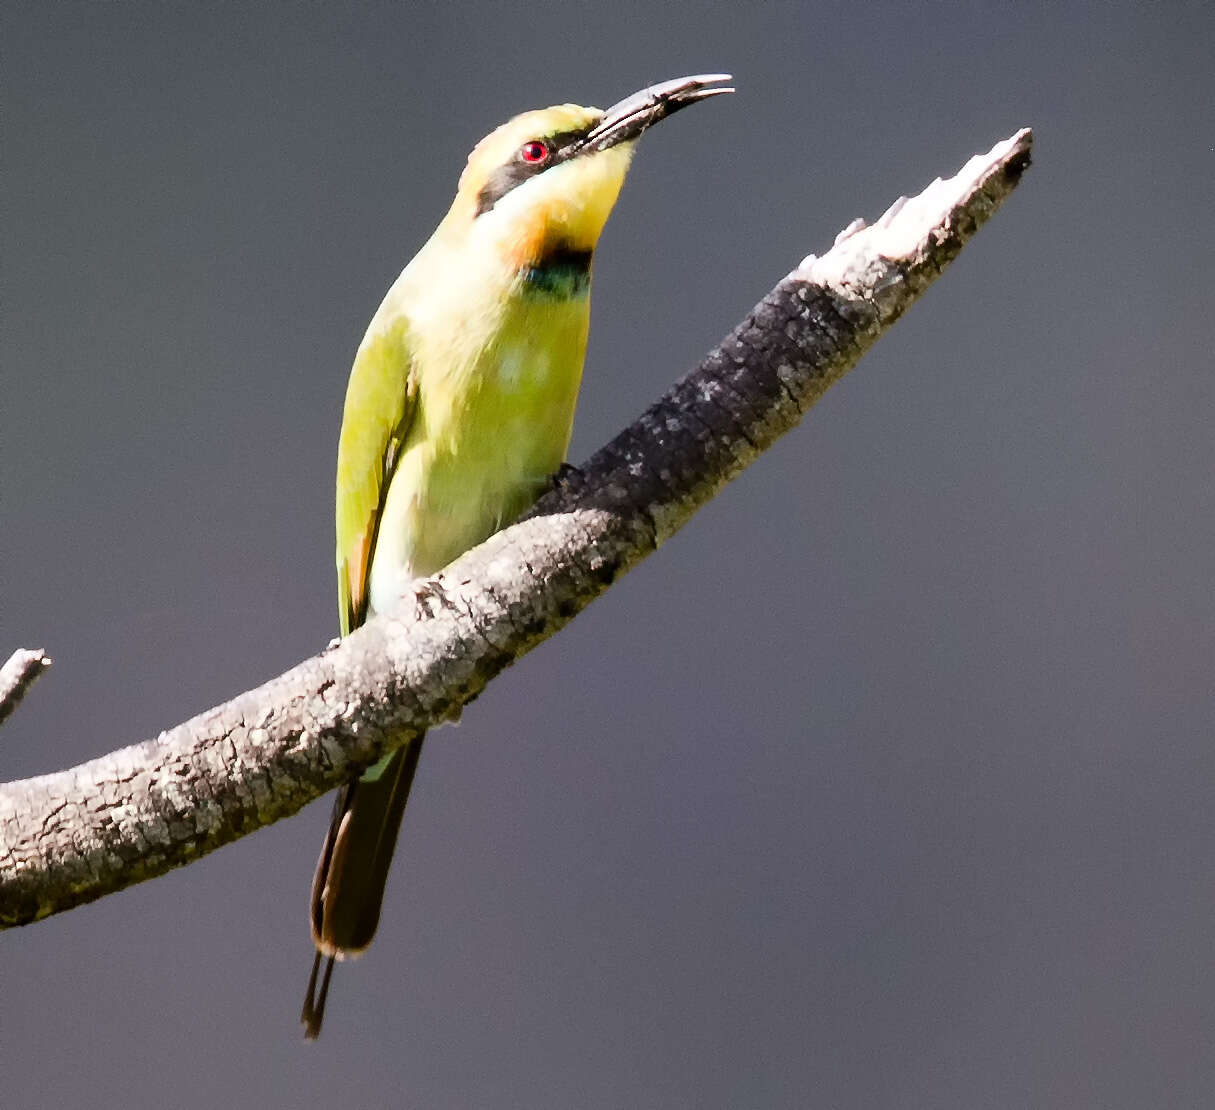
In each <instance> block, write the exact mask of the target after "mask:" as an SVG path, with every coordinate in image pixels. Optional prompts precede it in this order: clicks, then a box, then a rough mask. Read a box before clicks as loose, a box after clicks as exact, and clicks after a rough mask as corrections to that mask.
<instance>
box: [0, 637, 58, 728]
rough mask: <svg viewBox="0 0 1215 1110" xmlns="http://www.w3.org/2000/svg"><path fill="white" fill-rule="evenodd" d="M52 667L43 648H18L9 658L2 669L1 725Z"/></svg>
mask: <svg viewBox="0 0 1215 1110" xmlns="http://www.w3.org/2000/svg"><path fill="white" fill-rule="evenodd" d="M50 665H51V657H50V656H49V655H47V653H46V652H45V651H43V650H42V649H41V648H37V649H35V650H30V649H29V648H18V649H17V650H16V651H14V652H13V654H12V655H10V656H9V657H8V662H7V663H5V664H4V666H3V667H0V725H2V724H4V722H5V721H7V720H8V718H9V715H10V714H11V713H12V711H13V710H14V709H16V708H17V706H18V705H19V704H20V703H21V699H22V698H23V697H25V695H26V694H27V693H28V692H29V688H30V687H31V686H33V685H34V683H35V682H37V681H38V679H40V678H41V677H42V676H43V675H44V674H45V673H46V669H47V668H48V667H49V666H50Z"/></svg>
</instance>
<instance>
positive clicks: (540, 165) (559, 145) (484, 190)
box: [476, 128, 589, 216]
mask: <svg viewBox="0 0 1215 1110" xmlns="http://www.w3.org/2000/svg"><path fill="white" fill-rule="evenodd" d="M588 130H589V128H584V129H582V130H581V131H559V132H557V133H556V134H553V135H545V136H543V137H539V138H536V139H529V140H527V141H528V142H542V143H544V145H545V146H546V147H548V149H549V150H550V151H551V152H552V153H551V154H550V155H549V157H548V158H546V159H544V160H543V161H541V162H527V161H524V159H523V158H522V156H521V155H520V153H519V151H520V150H522V148H523V147H524V146H525V145H526V143H520V144H519V148H518V149H516V150H515V152H514V153H513V154H512V155H511V157H510V161H509V162H507V163H506V164H505V165H502V166H499V167H498V168H497V169H496V170H494V172H493V173H491V174H490V175H489V179H488V180H487V181H486V182H485V184H484V185H482V186H481V191H480V192H479V193H478V194H477V212H476V214H477V215H478V216H480V215H482V214H483V213H485V212H488V211H489V210H490V209H491V208H493V206H494V205H495V204H497V203H498V201H500V200H501V199H502V198H503V197H504V196H506V194H507V193H509V192H510V191H511V190H512V189H514V188H516V187H517V186H519V185H522V184H523V182H525V181H527V180H528V179H529V178H532V177H535V176H536V175H537V174H540V173H543V172H544V171H545V170H547V169H551V168H552V167H553V166H556V165H559V164H560V163H562V162H564V161H566V160H567V159H569V158H571V157H572V156H573V155H574V154H576V153H577V151H578V143H579V141H580V140H581V139H584V138H585V137H586V133H587V131H588Z"/></svg>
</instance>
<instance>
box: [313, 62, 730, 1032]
mask: <svg viewBox="0 0 1215 1110" xmlns="http://www.w3.org/2000/svg"><path fill="white" fill-rule="evenodd" d="M729 80H730V76H729V75H728V74H720V73H714V74H697V75H695V76H690V77H681V78H677V79H675V80H672V81H664V82H661V83H660V84H656V85H651V86H648V87H647V88H644V89H642V90H640V91H639V92H636V93H634V94H632V95H631V96H629V97H626V98H625V99H623V100H621V101H620V102H619V103H617V104H615V105H614V106H613V107H611V108H609V109H607V110H606V111H600V110H599V109H597V108H584V107H580V106H579V105H576V104H561V105H556V106H554V107H550V108H543V109H538V110H535V111H530V112H524V113H523V114H522V115H518V116H515V117H514V118H513V119H511V120H509V121H508V122H507V123H504V124H503V125H502V126H500V127H498V128H497V129H496V130H494V131H492V132H491V133H490V134H489V135H488V136H487V137H486V138H484V139H482V140H481V142H479V143H478V144H477V145H476V147H475V148H474V149H473V151H472V153H471V154H470V155H469V156H468V162H467V165H466V166H465V168H464V171H463V173H462V174H461V176H460V180H459V186H458V188H457V191H456V196H455V200H454V201H453V202H452V205H451V208H450V209H449V210H448V212H447V215H446V216H445V217H444V218H443V220H442V221H441V222H440V224H439V226H438V228H437V229H436V230H435V232H434V234H433V235H432V236H431V237H430V239H429V240H428V241H427V242H426V244H425V245H424V246H423V247H422V248H421V249H420V250H419V251H418V253H417V254H416V255H415V256H414V258H413V260H412V261H411V262H410V263H409V264H408V265H407V266H406V267H405V269H404V270H403V271H402V273H401V275H400V277H398V278H397V280H396V282H395V283H394V284H393V285H392V287H391V288H390V289H389V291H388V293H387V295H386V296H385V297H384V300H383V302H382V303H381V305H380V307H379V309H378V310H377V312H376V313H375V315H374V316H373V317H372V320H371V323H370V324H369V326H368V328H367V331H366V334H365V335H364V337H363V341H362V343H361V344H360V345H359V348H358V351H357V353H356V355H355V358H354V364H353V366H352V368H351V371H350V379H349V383H348V385H347V389H346V398H345V404H344V407H343V415H342V426H341V432H340V435H339V438H338V459H337V512H336V525H337V576H338V612H339V625H340V632H341V635H342V636H343V637H344V636H347V635H349V634H350V632H351V631H353V630H354V629H355V628H357V627H359V626H360V625H361V624H363V623H364V622H365V621H366V620H367V619H368V618H369V617H370V616H371V615H373V614H375V613H379V612H383V611H385V610H387V609H390V608H391V607H393V606H394V605H396V604H398V603H399V601H400V599H401V598H403V597H405V596H407V595H408V594H409V592H410V590H411V589H413V588H415V587H414V586H413V584H414V583H416V582H417V580H419V579H424V578H426V577H427V576H430V575H433V574H435V573H437V572H438V571H440V570H441V569H442V568H443V567H444V566H446V565H447V564H448V563H450V562H451V561H452V560H453V559H455V558H456V557H458V556H459V555H461V554H463V553H464V552H465V551H467V550H469V549H471V548H472V547H475V546H476V545H477V544H479V543H481V542H482V541H483V540H485V539H487V538H488V537H489V536H490V535H492V534H493V533H494V532H495V531H497V530H498V529H499V528H500V527H502V526H504V525H506V524H509V523H510V522H511V521H512V520H513V519H514V518H515V517H517V516H518V515H519V514H520V513H521V512H523V510H525V509H526V508H527V507H528V506H529V505H530V504H531V503H532V502H533V501H534V500H535V499H536V497H537V496H538V495H539V494H540V493H541V492H543V490H544V489H545V487H546V485H547V484H548V482H549V481H550V479H551V478H552V476H553V475H554V473H555V472H557V471H559V469H560V468H561V467H562V466H563V465H564V463H565V455H566V450H567V448H568V446H569V440H570V433H571V431H572V428H573V420H574V409H575V405H576V403H577V399H578V389H579V384H580V381H581V377H582V368H583V361H584V358H585V354H586V343H587V333H588V328H589V324H590V288H591V271H592V262H593V257H594V252H595V247H596V245H597V244H598V241H599V237H600V234H601V232H602V231H603V228H604V225H605V224H606V222H607V219H608V216H609V215H610V214H611V211H612V208H613V207H614V205H615V204H616V200H617V197H618V196H619V194H620V190H621V187H622V186H623V184H624V180H625V176H626V174H627V172H628V169H629V163H630V161H631V160H632V157H633V153H634V150H635V147H636V144H637V140H638V139H639V138H640V137H641V135H642V133H643V132H645V131H646V130H647V129H648V128H650V127H652V126H653V125H654V124H655V123H657V122H658V121H660V120H662V119H664V118H666V117H667V116H670V115H673V114H674V113H675V112H677V111H680V110H682V109H683V108H685V107H687V106H688V105H691V104H696V103H699V102H700V101H703V100H708V99H710V98H712V97H715V96H719V95H722V94H724V93H730V92H733V91H734V90H733V88H730V87H728V86H725V85H723V84H722V82H726V81H729ZM422 743H423V737H421V736H419V737H417V738H416V739H412V740H410V741H408V742H407V743H406V744H404V745H402V746H400V747H398V748H396V749H395V750H393V751H392V752H390V753H389V754H387V755H386V756H384V757H383V758H382V759H381V760H380V761H379V762H377V763H376V764H374V765H373V766H372V767H370V768H368V769H367V770H366V771H364V772H363V773H362V774H361V775H360V776H359V777H357V778H355V779H352V780H351V781H350V782H349V783H347V784H346V785H345V786H344V787H342V788H341V789H340V790H339V792H338V795H337V799H336V801H335V805H334V810H333V817H332V820H331V822H330V826H329V831H328V833H327V835H326V837H325V842H324V846H323V847H322V849H321V854H320V859H319V860H318V862H317V867H316V873H315V877H314V879H313V884H312V898H311V905H310V917H311V928H312V941H313V945H314V947H315V954H314V958H313V963H312V973H311V975H310V976H309V980H308V990H307V995H306V998H305V1002H304V1007H303V1011H302V1014H301V1021H302V1023H303V1026H304V1033H305V1037H307V1038H308V1039H315V1038H316V1037H317V1036H318V1035H319V1034H320V1030H321V1024H322V1021H323V1018H324V1012H325V1003H326V999H327V997H328V993H329V983H330V977H331V975H332V973H333V967H334V962H335V961H337V960H343V959H346V958H349V957H353V956H357V955H360V954H361V953H362V952H363V951H365V950H366V948H367V947H368V945H369V944H370V943H371V940H372V937H373V936H374V934H375V931H376V927H377V925H378V923H379V917H380V907H381V903H382V900H383V896H384V888H385V883H386V881H387V878H388V873H389V868H390V866H391V863H392V856H393V851H394V847H395V845H396V840H397V834H398V831H399V829H400V825H401V817H402V814H403V813H404V810H405V804H406V801H407V800H408V798H409V790H410V786H411V785H412V783H413V779H414V773H415V771H416V770H417V766H418V759H419V757H420V756H421V753H422ZM322 964H324V971H323V974H322V970H321V968H322Z"/></svg>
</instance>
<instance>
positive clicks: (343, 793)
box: [301, 736, 423, 1040]
mask: <svg viewBox="0 0 1215 1110" xmlns="http://www.w3.org/2000/svg"><path fill="white" fill-rule="evenodd" d="M422 740H423V737H421V736H419V737H418V738H417V739H416V740H413V741H411V742H410V743H408V744H406V745H405V746H404V747H402V748H398V749H397V751H396V752H395V753H394V755H393V756H392V758H391V759H389V761H388V763H387V764H386V766H385V767H384V770H383V772H382V773H381V774H380V775H379V776H377V777H376V778H375V779H371V780H369V779H366V778H359V779H355V780H354V781H353V782H350V783H348V784H347V785H346V786H344V787H343V788H342V789H341V790H340V791H338V796H337V801H336V803H335V805H334V809H333V820H332V821H331V822H330V825H329V834H328V835H327V836H326V837H325V846H324V848H322V849H321V857H320V859H319V860H318V861H317V865H316V877H315V878H314V879H313V881H312V941H313V943H314V944H315V945H316V948H317V954H316V959H315V960H314V961H313V964H312V975H311V976H310V977H309V979H308V996H307V998H306V999H305V1001H304V1011H303V1014H302V1015H301V1020H302V1021H303V1023H304V1026H305V1030H304V1035H305V1036H306V1037H307V1038H308V1039H310V1040H311V1039H314V1038H315V1037H316V1036H317V1035H318V1034H319V1033H320V1031H321V1021H322V1020H323V1018H324V1016H325V997H326V995H327V994H328V992H329V976H330V975H331V974H332V973H333V961H334V960H335V959H341V958H342V957H343V956H346V955H357V954H358V953H360V952H362V951H363V949H364V948H366V947H367V946H368V945H369V944H370V943H371V938H372V937H373V936H375V930H376V925H378V924H379V920H380V905H381V903H382V902H383V900H384V884H385V883H386V882H387V880H388V870H389V868H390V867H391V866H392V852H393V849H394V848H395V847H396V842H397V833H398V831H399V830H400V828H401V817H402V815H403V814H404V812H405V803H406V802H407V801H408V800H409V788H410V786H411V785H412V784H413V776H414V772H415V771H416V770H417V768H418V758H419V757H420V756H421V754H422ZM324 957H328V963H327V964H326V966H325V974H324V976H323V977H321V984H320V992H319V994H318V993H317V979H318V976H319V972H320V963H321V960H322V959H323V958H324Z"/></svg>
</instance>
